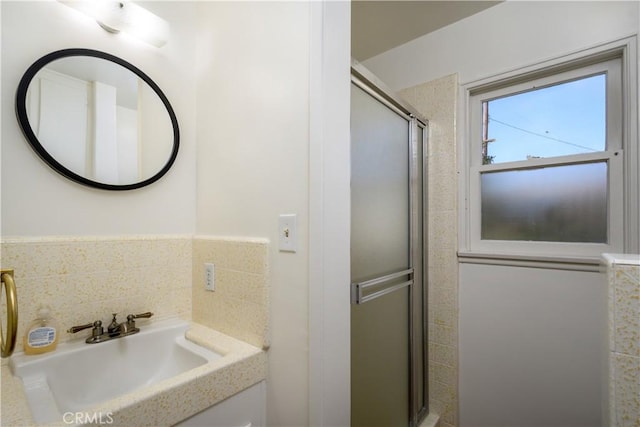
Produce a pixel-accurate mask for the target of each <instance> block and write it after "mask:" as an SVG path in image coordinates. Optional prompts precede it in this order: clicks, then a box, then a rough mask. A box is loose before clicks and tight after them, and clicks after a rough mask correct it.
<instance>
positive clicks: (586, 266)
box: [458, 251, 602, 272]
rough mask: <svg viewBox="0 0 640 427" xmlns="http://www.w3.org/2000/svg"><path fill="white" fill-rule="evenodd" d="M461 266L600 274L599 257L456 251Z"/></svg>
mask: <svg viewBox="0 0 640 427" xmlns="http://www.w3.org/2000/svg"><path fill="white" fill-rule="evenodd" d="M458 262H460V263H462V264H488V265H501V266H510V267H529V268H544V269H552V270H570V271H589V272H601V271H602V270H601V258H600V257H577V256H576V257H567V256H549V255H530V254H526V255H525V254H506V253H487V252H472V251H458Z"/></svg>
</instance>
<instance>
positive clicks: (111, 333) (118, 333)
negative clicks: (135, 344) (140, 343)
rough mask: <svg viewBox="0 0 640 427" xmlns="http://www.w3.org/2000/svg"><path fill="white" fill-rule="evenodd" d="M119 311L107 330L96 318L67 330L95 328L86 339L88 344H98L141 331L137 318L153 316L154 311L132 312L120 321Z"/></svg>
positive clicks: (71, 332) (75, 330)
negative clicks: (117, 318) (124, 319)
mask: <svg viewBox="0 0 640 427" xmlns="http://www.w3.org/2000/svg"><path fill="white" fill-rule="evenodd" d="M116 316H117V313H113V319H111V323H110V324H109V326H107V331H106V332H105V331H104V328H103V327H102V321H101V320H96V321H95V322H92V323H87V324H86V325H79V326H72V327H71V328H69V329H68V330H67V332H68V333H70V334H75V333H76V332H80V331H82V330H84V329H88V328H93V329H92V330H91V336H90V337H89V338H87V339H86V340H85V342H86V343H87V344H96V343H99V342H104V341H109V340H112V339H115V338H122V337H126V336H127V335H133V334H137V333H138V332H140V328H137V327H136V322H135V319H141V318H145V319H148V318H150V317H151V316H153V313H151V312H150V311H148V312H146V313H140V314H130V315H128V316H127V321H126V322H122V323H118V321H117V320H116Z"/></svg>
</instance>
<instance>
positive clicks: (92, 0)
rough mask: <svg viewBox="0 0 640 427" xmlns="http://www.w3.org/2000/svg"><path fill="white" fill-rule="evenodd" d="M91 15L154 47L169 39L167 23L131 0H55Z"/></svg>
mask: <svg viewBox="0 0 640 427" xmlns="http://www.w3.org/2000/svg"><path fill="white" fill-rule="evenodd" d="M58 1H59V2H60V3H63V4H65V5H67V6H70V7H72V8H74V9H76V10H79V11H81V12H83V13H85V14H86V15H88V16H90V17H92V18H93V19H95V20H96V21H98V23H99V24H100V26H101V27H102V28H104V29H105V30H107V31H109V32H112V33H118V32H121V31H122V32H123V33H126V34H129V35H131V36H133V37H136V38H138V39H140V40H143V41H145V42H147V43H149V44H152V45H154V46H156V47H162V46H164V45H165V44H166V43H167V41H168V40H169V23H168V22H167V21H165V20H164V19H162V18H160V17H159V16H156V15H154V14H153V13H151V12H149V11H148V10H146V9H144V8H143V7H141V6H139V5H137V4H135V3H133V2H130V1H114V0H58Z"/></svg>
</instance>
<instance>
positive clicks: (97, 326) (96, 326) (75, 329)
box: [67, 320, 102, 334]
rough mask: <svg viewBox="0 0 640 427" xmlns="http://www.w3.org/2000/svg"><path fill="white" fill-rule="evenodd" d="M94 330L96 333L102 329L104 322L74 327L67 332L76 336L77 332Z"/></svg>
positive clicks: (97, 321) (98, 321)
mask: <svg viewBox="0 0 640 427" xmlns="http://www.w3.org/2000/svg"><path fill="white" fill-rule="evenodd" d="M89 328H93V330H94V332H95V331H98V330H101V329H102V321H101V320H96V321H95V322H91V323H87V324H86V325H78V326H72V327H70V328H69V329H67V332H68V333H70V334H75V333H76V332H80V331H82V330H85V329H89Z"/></svg>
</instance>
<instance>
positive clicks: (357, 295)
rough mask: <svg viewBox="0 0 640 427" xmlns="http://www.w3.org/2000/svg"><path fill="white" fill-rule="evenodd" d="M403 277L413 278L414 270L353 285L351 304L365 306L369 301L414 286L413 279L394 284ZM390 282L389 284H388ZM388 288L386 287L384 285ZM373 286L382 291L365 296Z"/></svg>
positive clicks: (410, 269)
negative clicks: (366, 290)
mask: <svg viewBox="0 0 640 427" xmlns="http://www.w3.org/2000/svg"><path fill="white" fill-rule="evenodd" d="M402 276H413V268H409V269H407V270H402V271H398V272H396V273H391V274H387V275H386V276H380V277H376V278H375V279H371V280H366V281H364V282H357V283H352V284H351V304H364V303H365V302H367V301H371V300H374V299H376V298H378V297H381V296H383V295H387V294H390V293H391V292H394V291H397V290H399V289H402V288H404V287H406V286H411V285H412V284H413V277H412V278H411V279H409V280H407V281H404V282H400V283H394V280H396V279H399V278H401V277H402ZM387 282H389V283H387ZM385 284H386V285H387V286H384V285H385ZM373 286H380V287H381V289H379V290H377V291H376V292H373V293H370V294H367V295H365V294H364V291H365V289H367V288H371V287H373Z"/></svg>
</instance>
